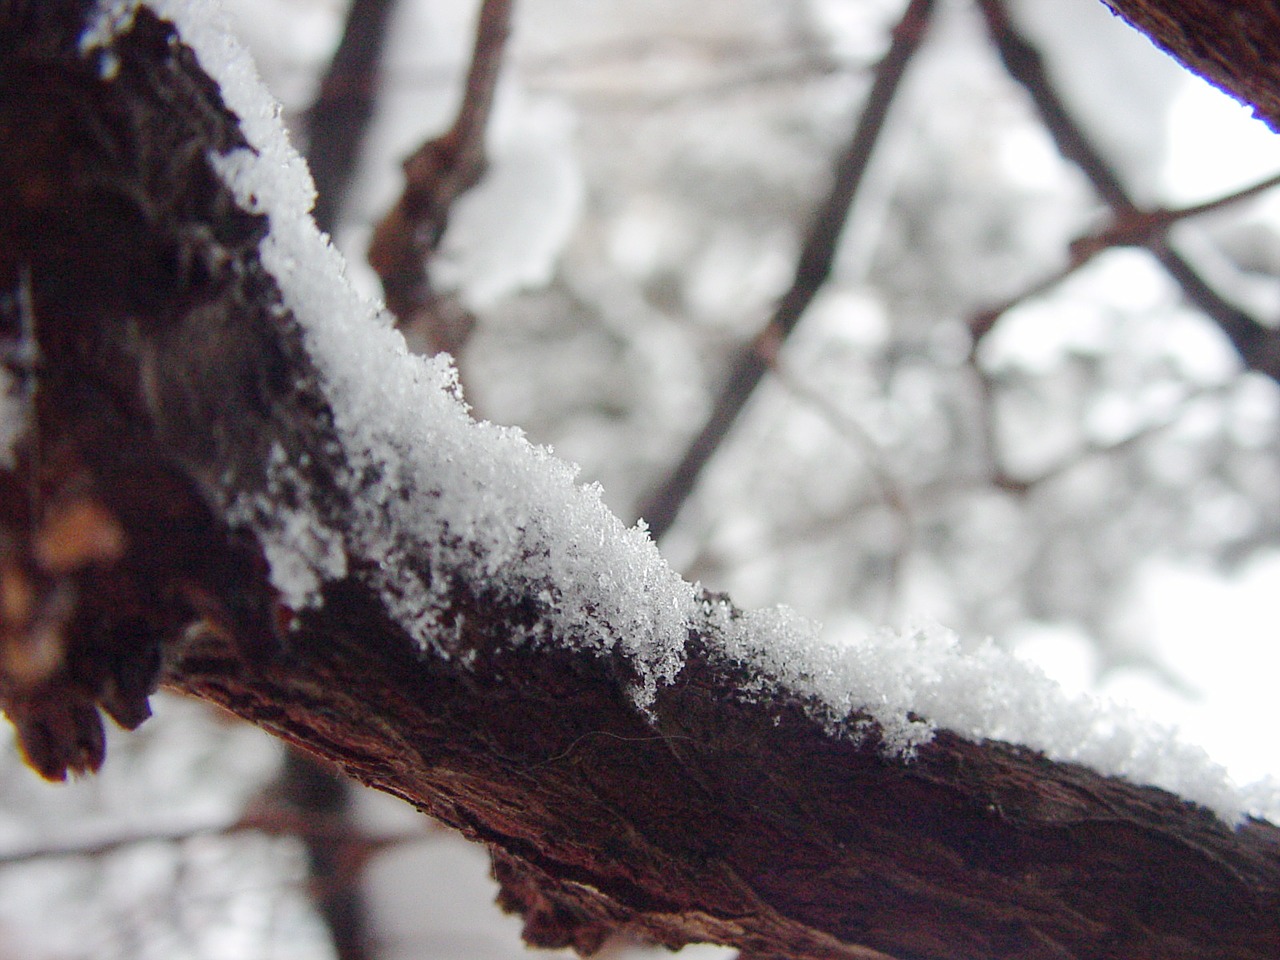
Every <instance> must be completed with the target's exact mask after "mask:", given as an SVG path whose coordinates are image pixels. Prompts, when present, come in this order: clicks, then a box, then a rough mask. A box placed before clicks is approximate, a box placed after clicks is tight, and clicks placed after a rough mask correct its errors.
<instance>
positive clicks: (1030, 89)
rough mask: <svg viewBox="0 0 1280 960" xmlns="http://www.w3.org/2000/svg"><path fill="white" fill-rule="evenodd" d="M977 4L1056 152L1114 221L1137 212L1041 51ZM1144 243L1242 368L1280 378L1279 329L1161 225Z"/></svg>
mask: <svg viewBox="0 0 1280 960" xmlns="http://www.w3.org/2000/svg"><path fill="white" fill-rule="evenodd" d="M979 6H980V7H981V9H982V13H983V16H984V17H985V18H986V21H987V28H988V30H989V32H990V34H991V37H992V40H993V41H994V42H995V45H996V48H997V50H999V52H1000V57H1001V60H1002V61H1003V63H1004V66H1005V69H1006V70H1007V71H1008V72H1009V75H1010V76H1011V77H1013V79H1014V80H1016V81H1017V82H1018V83H1019V84H1021V85H1022V87H1023V88H1024V89H1025V90H1026V91H1027V93H1028V94H1029V95H1030V96H1031V99H1032V102H1033V103H1034V104H1035V107H1036V110H1037V111H1038V112H1039V114H1040V118H1041V120H1042V121H1043V122H1044V125H1045V127H1046V129H1047V130H1048V131H1049V134H1050V136H1052V137H1053V139H1054V142H1055V143H1056V144H1057V146H1058V150H1059V152H1061V153H1062V155H1063V156H1064V157H1066V158H1067V159H1068V160H1071V161H1072V162H1073V163H1075V164H1076V165H1077V166H1078V167H1079V168H1080V170H1081V171H1082V172H1083V173H1084V175H1085V176H1086V177H1087V178H1088V180H1089V182H1090V183H1091V184H1092V185H1093V188H1094V190H1096V191H1097V193H1098V195H1099V196H1100V197H1101V198H1102V199H1103V200H1104V201H1105V202H1106V203H1107V205H1108V206H1109V207H1111V209H1112V211H1113V213H1114V214H1115V215H1116V217H1117V219H1118V220H1120V221H1121V222H1124V221H1126V220H1128V219H1130V218H1131V217H1133V216H1134V215H1135V214H1138V213H1139V210H1138V206H1137V204H1135V203H1134V202H1133V199H1132V198H1131V197H1130V196H1129V193H1128V191H1127V190H1126V189H1125V187H1124V184H1122V183H1121V182H1120V178H1119V177H1118V176H1117V175H1116V173H1115V171H1114V169H1113V168H1112V167H1111V165H1110V164H1108V163H1107V161H1106V159H1105V158H1104V157H1103V156H1102V154H1101V153H1100V152H1099V151H1098V149H1097V148H1096V147H1095V146H1094V145H1093V143H1092V142H1091V140H1090V139H1089V137H1088V136H1087V135H1086V134H1085V132H1084V129H1083V127H1081V125H1080V124H1079V123H1077V122H1076V120H1075V119H1074V117H1072V115H1071V112H1070V111H1069V110H1068V109H1067V106H1066V104H1065V103H1064V102H1063V101H1062V98H1061V97H1059V96H1058V93H1057V91H1056V90H1055V89H1054V86H1053V84H1052V82H1051V81H1050V79H1049V76H1048V73H1047V72H1046V70H1045V68H1044V62H1043V59H1042V58H1041V56H1040V52H1039V51H1038V50H1037V49H1036V48H1035V47H1034V46H1033V45H1032V44H1031V43H1030V41H1028V40H1027V39H1026V38H1025V37H1023V36H1022V35H1021V34H1019V33H1018V31H1017V29H1016V28H1015V27H1014V25H1013V23H1012V21H1011V20H1010V18H1009V15H1008V11H1007V10H1005V7H1004V4H1003V3H1002V2H1001V0H979ZM1142 245H1143V246H1144V247H1146V248H1147V249H1148V250H1150V251H1151V253H1152V255H1153V256H1154V257H1155V258H1156V259H1157V260H1158V261H1159V262H1160V265H1161V266H1163V267H1164V268H1165V270H1166V271H1167V272H1168V273H1169V275H1170V276H1171V277H1172V278H1173V279H1174V281H1175V282H1176V283H1177V284H1178V285H1179V286H1180V287H1181V288H1182V292H1183V294H1184V295H1185V296H1186V298H1187V299H1188V300H1189V301H1190V302H1191V303H1192V305H1194V306H1195V307H1196V308H1197V309H1199V310H1200V311H1201V312H1202V313H1204V314H1205V315H1206V316H1207V317H1209V319H1211V320H1212V321H1213V322H1214V323H1215V324H1217V326H1218V328H1219V329H1220V330H1221V331H1222V332H1223V334H1225V335H1226V337H1227V339H1229V340H1230V341H1231V345H1232V346H1233V347H1234V348H1235V350H1236V352H1237V353H1238V354H1239V355H1240V359H1241V360H1242V361H1243V363H1244V364H1245V366H1246V367H1248V368H1249V369H1252V370H1257V371H1258V372H1260V373H1265V374H1266V375H1267V376H1269V377H1271V378H1272V379H1274V380H1280V332H1277V331H1275V330H1271V329H1270V328H1268V327H1266V326H1264V325H1263V324H1261V323H1259V322H1258V321H1257V320H1256V319H1255V318H1253V317H1251V316H1249V314H1248V313H1246V312H1245V311H1243V310H1241V309H1240V308H1239V307H1237V306H1235V305H1234V304H1232V303H1230V302H1229V301H1227V300H1226V299H1225V298H1224V297H1223V296H1222V295H1221V294H1220V293H1218V292H1217V291H1216V290H1214V289H1213V288H1212V287H1211V286H1210V285H1209V284H1208V283H1206V282H1205V280H1204V278H1203V277H1201V276H1200V275H1199V273H1198V272H1197V271H1196V270H1195V268H1194V267H1193V266H1192V265H1191V264H1190V263H1189V262H1188V261H1187V260H1186V259H1185V258H1184V257H1183V256H1181V255H1180V254H1179V253H1177V252H1176V251H1175V250H1173V249H1172V248H1171V247H1170V246H1169V245H1168V244H1167V243H1166V241H1165V236H1164V231H1163V230H1157V231H1155V232H1154V233H1152V234H1150V235H1149V236H1148V237H1146V238H1145V239H1144V240H1143V242H1142Z"/></svg>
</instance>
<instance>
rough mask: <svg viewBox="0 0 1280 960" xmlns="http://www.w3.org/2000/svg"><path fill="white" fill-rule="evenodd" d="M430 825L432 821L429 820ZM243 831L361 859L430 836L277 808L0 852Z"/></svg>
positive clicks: (57, 854)
mask: <svg viewBox="0 0 1280 960" xmlns="http://www.w3.org/2000/svg"><path fill="white" fill-rule="evenodd" d="M424 823H429V821H424ZM239 833H259V834H264V835H267V836H278V837H308V838H313V839H316V840H324V841H325V842H327V843H329V844H335V845H336V844H344V845H348V846H349V847H350V849H351V850H353V851H358V852H359V854H360V856H362V857H365V858H367V857H370V856H373V855H374V854H376V853H378V852H379V851H382V850H385V849H387V848H388V847H394V846H398V845H400V844H405V843H414V842H418V841H420V840H422V839H424V838H426V837H428V836H430V834H429V833H424V832H422V831H408V832H404V833H388V834H379V835H373V834H365V833H360V832H358V831H355V830H353V829H352V825H351V823H350V822H348V821H346V820H342V821H337V820H334V819H333V818H327V817H321V816H315V815H304V814H299V813H297V812H294V811H290V810H287V809H285V808H283V807H280V806H278V805H272V806H261V807H257V808H254V809H250V810H248V811H246V812H245V813H244V814H243V815H242V816H240V817H239V818H237V819H235V820H232V821H229V822H222V823H208V824H196V825H187V826H180V827H174V828H172V829H167V830H165V829H159V830H157V829H148V830H138V831H127V832H121V833H117V834H115V835H113V836H100V837H90V838H85V839H81V840H74V839H73V840H63V841H61V842H50V843H44V844H38V845H35V846H30V847H24V848H20V849H11V850H8V851H6V852H0V867H12V866H18V865H20V864H24V863H34V862H37V861H42V860H59V859H68V858H94V857H102V856H107V855H109V854H112V853H116V852H118V851H120V850H127V849H130V848H132V847H137V846H140V845H142V844H146V843H185V842H187V841H189V840H195V839H198V838H200V837H225V836H233V835H235V834H239Z"/></svg>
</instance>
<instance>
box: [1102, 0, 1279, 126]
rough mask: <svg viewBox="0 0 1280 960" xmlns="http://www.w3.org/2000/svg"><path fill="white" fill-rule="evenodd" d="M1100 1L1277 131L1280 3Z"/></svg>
mask: <svg viewBox="0 0 1280 960" xmlns="http://www.w3.org/2000/svg"><path fill="white" fill-rule="evenodd" d="M1103 3H1105V4H1106V5H1107V6H1108V7H1110V8H1111V9H1112V11H1113V12H1115V13H1116V14H1118V15H1119V16H1121V17H1123V18H1124V19H1125V20H1127V21H1129V23H1131V24H1133V26H1135V27H1137V28H1138V29H1139V30H1141V31H1142V32H1143V33H1145V34H1146V35H1147V36H1149V37H1150V38H1151V39H1152V41H1154V42H1155V44H1156V46H1158V47H1160V48H1161V49H1162V50H1164V51H1165V52H1166V53H1169V54H1170V55H1171V56H1173V57H1174V59H1176V60H1180V61H1181V62H1182V63H1183V65H1184V66H1186V67H1187V68H1188V69H1189V70H1191V71H1193V72H1195V73H1198V74H1200V76H1202V77H1204V78H1205V79H1206V80H1209V81H1210V82H1211V83H1213V84H1215V85H1216V86H1219V87H1221V88H1222V89H1223V90H1225V91H1227V92H1228V93H1230V94H1231V95H1232V96H1234V97H1235V98H1236V99H1237V100H1240V101H1242V102H1243V103H1247V104H1250V105H1251V106H1252V107H1253V108H1254V112H1255V113H1256V114H1257V115H1258V116H1259V117H1260V118H1261V119H1263V120H1265V121H1266V122H1267V124H1268V125H1269V126H1270V127H1271V128H1272V129H1273V130H1280V6H1277V5H1276V4H1275V3H1270V2H1266V0H1262V2H1256V0H1232V2H1223V0H1103Z"/></svg>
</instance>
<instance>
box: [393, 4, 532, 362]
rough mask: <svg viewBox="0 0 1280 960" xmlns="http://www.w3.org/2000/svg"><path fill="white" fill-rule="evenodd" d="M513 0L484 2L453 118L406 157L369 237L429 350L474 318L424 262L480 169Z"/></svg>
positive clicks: (451, 345) (448, 345) (446, 343)
mask: <svg viewBox="0 0 1280 960" xmlns="http://www.w3.org/2000/svg"><path fill="white" fill-rule="evenodd" d="M512 5H513V4H512V0H484V2H483V3H482V4H481V7H480V11H479V14H478V17H477V20H476V38H475V45H474V48H473V50H472V55H471V66H470V67H469V69H468V70H467V80H466V85H465V87H464V90H463V95H462V102H461V103H460V104H459V105H458V114H457V116H456V117H455V118H454V122H453V125H452V126H451V127H450V128H449V129H448V130H447V131H446V132H445V133H443V134H441V135H440V136H438V137H433V138H432V139H430V140H428V141H426V143H424V144H423V145H422V146H421V147H419V148H418V149H417V150H415V151H414V152H413V153H412V154H411V155H410V156H409V157H408V159H406V160H405V162H404V176H405V188H404V192H403V193H402V194H401V196H400V199H399V200H398V201H396V204H395V206H393V207H392V208H391V209H390V210H389V211H387V214H386V216H385V217H383V219H382V220H381V222H379V223H378V225H377V227H376V228H375V229H374V233H373V239H372V240H371V241H370V244H369V264H370V265H371V266H372V267H373V269H374V270H375V271H376V272H377V274H378V277H379V278H380V279H381V280H382V289H383V293H384V295H385V296H386V299H387V307H388V308H389V309H390V310H391V312H392V313H393V314H395V316H396V318H397V320H398V321H399V323H400V325H401V327H402V328H404V329H405V330H413V331H414V332H415V333H417V334H418V335H421V336H423V337H424V338H425V340H426V342H427V346H428V348H429V349H430V350H431V352H440V351H445V352H450V353H452V352H456V351H457V350H458V349H459V348H460V347H461V346H462V344H463V343H465V342H466V338H467V336H468V335H469V333H470V330H471V326H472V324H473V319H472V317H471V316H470V315H469V314H468V313H467V311H466V310H465V309H464V308H463V307H462V306H461V304H458V303H451V302H446V300H445V299H444V298H441V297H439V296H438V295H437V294H436V292H435V290H434V289H433V288H432V286H431V278H430V276H429V274H428V270H427V263H428V261H429V260H430V259H431V257H432V256H433V255H434V253H435V251H436V247H437V246H438V245H439V243H440V241H441V240H442V239H443V237H444V232H445V228H446V227H447V226H448V223H449V212H450V210H451V209H452V207H453V204H454V203H455V202H456V201H457V199H458V198H459V197H460V196H462V195H463V194H464V193H466V192H467V191H468V190H470V189H471V188H472V187H473V186H475V185H476V183H477V182H479V180H480V178H481V176H483V175H484V170H485V165H486V155H485V133H486V131H487V130H488V126H489V115H490V114H491V113H492V111H493V100H494V95H495V93H496V92H497V87H498V78H499V75H500V73H501V67H502V54H503V50H504V49H505V47H506V42H507V36H508V34H509V33H510V30H511V14H512Z"/></svg>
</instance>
